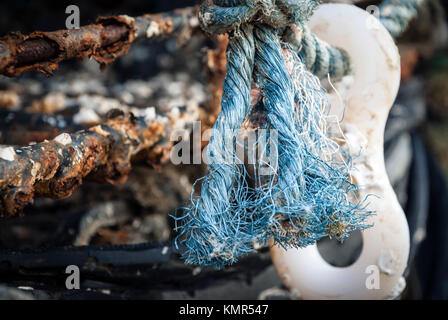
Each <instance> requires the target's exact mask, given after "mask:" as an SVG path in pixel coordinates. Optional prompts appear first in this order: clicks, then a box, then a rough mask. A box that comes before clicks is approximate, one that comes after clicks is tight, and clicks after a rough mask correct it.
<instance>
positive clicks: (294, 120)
mask: <svg viewBox="0 0 448 320" xmlns="http://www.w3.org/2000/svg"><path fill="white" fill-rule="evenodd" d="M316 6H317V2H316V1H313V0H277V1H274V0H215V1H214V2H213V3H212V4H210V3H207V4H204V5H202V6H201V10H200V13H199V18H200V22H201V25H202V27H203V28H204V29H205V30H207V31H209V32H211V33H215V34H219V33H226V32H227V33H229V45H228V48H227V74H226V78H225V81H224V85H223V90H224V93H223V97H222V110H221V113H220V114H219V116H218V119H217V121H216V123H215V125H214V128H213V135H212V138H211V140H210V142H209V145H208V147H207V156H208V160H209V163H210V165H209V172H208V174H207V175H206V176H205V177H203V178H202V179H200V180H199V181H197V182H196V183H195V187H196V185H199V184H200V185H201V193H200V195H195V194H194V189H195V188H193V192H192V197H191V202H190V204H189V205H188V206H187V207H185V208H180V209H179V211H178V212H177V214H176V216H175V217H174V218H175V222H176V227H175V230H176V231H178V233H179V234H178V236H177V238H176V245H180V246H182V248H183V258H184V259H185V262H186V263H192V264H198V265H213V266H215V267H217V268H220V267H223V266H226V265H229V264H232V263H234V262H236V261H237V260H238V257H240V256H242V255H244V254H247V253H249V252H251V251H253V245H254V242H259V243H267V242H268V241H269V239H271V238H273V239H274V241H275V242H276V243H279V244H280V245H282V246H284V247H304V246H307V245H309V244H313V243H315V242H316V241H317V240H318V239H320V238H322V237H325V236H328V235H329V236H332V237H335V238H337V239H340V240H343V239H344V238H346V237H347V236H348V235H349V233H350V232H351V231H353V230H357V229H363V228H366V227H368V225H366V224H365V220H366V218H367V217H368V216H369V215H370V214H371V212H369V211H367V210H366V209H365V205H364V204H363V201H361V200H360V199H357V198H356V195H357V187H356V186H355V185H353V184H352V183H351V182H350V181H349V176H350V174H349V171H350V170H351V169H352V168H351V158H350V156H349V155H348V154H347V153H346V152H344V150H343V149H341V148H340V147H339V146H338V145H337V144H336V143H335V142H334V141H332V140H331V139H330V138H328V132H327V129H328V128H329V127H331V124H330V123H328V122H327V120H328V119H327V115H326V114H325V112H326V107H327V105H328V101H327V100H326V99H327V98H326V94H325V92H324V90H323V89H322V88H321V85H320V82H319V79H318V78H317V77H315V76H313V75H312V74H311V73H309V72H308V71H306V67H305V65H304V62H303V61H302V60H300V59H299V57H298V56H297V54H296V53H295V52H294V51H293V50H292V48H293V47H294V44H288V43H281V42H280V36H281V35H282V34H283V33H284V31H285V30H286V28H287V26H288V25H291V24H294V25H304V23H305V22H306V20H307V19H308V18H309V17H310V15H311V14H312V12H313V10H314V9H315V8H316ZM285 39H287V37H286V38H285ZM286 57H288V58H286ZM305 60H306V59H305ZM288 67H289V69H290V70H288ZM341 68H342V69H341ZM341 68H339V69H341V70H345V69H347V68H345V67H341ZM336 69H338V68H336ZM313 71H316V70H313ZM344 72H345V71H344ZM252 83H254V84H255V86H256V87H257V88H258V89H259V91H260V93H261V100H260V101H259V103H258V104H257V105H256V106H255V107H253V108H251V95H250V92H251V89H252ZM255 109H257V112H260V110H261V113H262V114H263V117H264V118H265V120H266V121H265V126H264V127H265V128H266V129H268V130H270V132H276V136H277V138H278V143H277V144H276V145H275V148H273V149H272V148H271V149H270V148H268V147H266V152H267V153H269V152H272V153H274V150H275V151H276V153H277V155H278V164H277V166H276V167H274V168H273V170H274V174H270V175H264V174H261V165H263V163H261V161H260V162H259V163H257V164H255V165H254V166H253V168H252V170H250V168H249V167H248V166H247V165H245V163H244V161H243V160H242V159H240V158H239V157H238V156H237V154H236V149H237V137H238V130H239V129H240V128H241V126H242V125H243V123H244V122H245V121H246V120H247V119H250V117H251V116H253V114H254V112H255Z"/></svg>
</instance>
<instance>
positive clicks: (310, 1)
mask: <svg viewBox="0 0 448 320" xmlns="http://www.w3.org/2000/svg"><path fill="white" fill-rule="evenodd" d="M317 5H318V2H317V1H315V0H209V1H208V2H207V3H205V4H203V5H202V6H201V10H200V12H199V22H200V24H201V27H202V28H203V29H204V30H205V31H207V32H209V33H214V34H221V33H227V32H230V31H232V30H234V29H236V28H239V26H240V25H242V24H266V25H269V26H270V27H272V28H274V29H278V30H279V31H282V30H284V29H285V28H286V27H287V26H288V25H290V24H298V23H301V22H304V21H306V20H308V18H309V17H310V16H311V15H312V13H313V11H314V9H315V8H316V7H317Z"/></svg>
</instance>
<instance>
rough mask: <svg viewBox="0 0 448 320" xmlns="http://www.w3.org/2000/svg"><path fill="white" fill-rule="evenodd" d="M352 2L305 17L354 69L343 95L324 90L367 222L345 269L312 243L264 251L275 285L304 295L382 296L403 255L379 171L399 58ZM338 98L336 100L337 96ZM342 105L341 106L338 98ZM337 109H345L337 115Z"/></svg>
mask: <svg viewBox="0 0 448 320" xmlns="http://www.w3.org/2000/svg"><path fill="white" fill-rule="evenodd" d="M372 18H373V17H372V16H371V15H370V14H369V13H367V12H366V11H363V10H361V9H359V8H357V7H355V6H352V5H343V4H327V5H321V6H320V7H319V9H318V10H317V11H316V12H315V14H314V15H313V17H312V19H311V20H310V22H309V26H310V28H311V30H312V31H313V32H314V33H315V34H316V35H317V36H318V37H319V38H321V39H323V40H325V41H327V42H328V43H329V44H331V45H333V46H335V47H339V48H343V49H345V50H346V51H347V52H348V54H349V55H350V58H351V61H352V63H353V68H354V73H355V74H354V82H353V85H352V86H351V88H350V89H349V90H348V91H347V94H346V95H345V96H342V97H339V96H337V95H336V94H334V93H332V94H329V99H330V102H331V110H332V111H331V112H332V114H335V115H337V117H338V119H344V121H343V122H342V124H341V128H342V130H343V132H344V134H345V137H346V140H347V147H348V148H347V149H348V150H350V152H351V153H353V155H358V153H359V150H360V148H362V152H361V154H360V156H359V157H355V160H354V166H355V170H354V171H353V172H352V177H353V179H354V180H355V181H354V182H355V183H356V184H358V185H360V186H361V187H362V188H361V190H360V192H359V196H360V199H364V198H365V197H366V196H367V195H375V196H370V197H369V198H368V201H367V202H368V203H369V206H368V207H367V208H368V209H369V210H372V211H375V215H374V216H372V217H371V218H370V219H369V223H372V224H373V225H374V226H373V227H372V228H370V229H368V230H365V231H363V232H362V237H363V249H362V252H361V255H360V256H359V258H358V260H357V261H356V262H355V263H354V264H352V265H350V266H348V267H343V268H339V267H334V266H331V265H330V264H328V263H327V262H326V261H325V260H324V259H323V258H322V257H321V255H320V254H319V252H318V249H317V246H316V245H313V246H309V247H306V248H304V249H289V250H284V249H282V248H281V247H278V246H273V247H272V248H271V256H272V260H273V263H274V265H275V268H276V270H277V272H278V274H279V276H280V277H281V279H282V281H283V283H284V284H285V285H286V286H287V287H288V288H289V289H290V290H291V291H293V292H296V293H298V294H299V295H300V297H301V298H304V299H385V298H387V297H389V296H390V295H391V294H392V292H393V290H394V288H395V287H396V286H398V284H399V283H400V279H401V277H402V274H403V272H404V270H405V267H406V265H407V260H408V254H409V229H408V224H407V221H406V217H405V215H404V213H403V210H402V209H401V207H400V205H399V203H398V201H397V198H396V195H395V193H394V191H393V189H392V187H391V185H390V182H389V179H388V177H387V174H386V169H385V164H384V155H383V143H384V129H385V125H386V120H387V116H388V114H389V110H390V108H391V106H392V104H393V102H394V100H395V97H396V94H397V91H398V88H399V84H400V57H399V54H398V49H397V47H396V45H395V43H394V40H393V39H392V37H391V36H390V35H389V33H388V32H387V31H386V29H385V28H384V27H383V26H382V25H380V24H379V23H378V24H372ZM341 98H342V99H341ZM343 102H344V103H346V104H345V105H344V103H343ZM344 106H345V107H346V110H345V114H344V117H342V114H343V110H344Z"/></svg>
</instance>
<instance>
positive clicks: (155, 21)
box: [0, 7, 199, 77]
mask: <svg viewBox="0 0 448 320" xmlns="http://www.w3.org/2000/svg"><path fill="white" fill-rule="evenodd" d="M197 10H198V9H197V8H196V7H187V8H184V9H177V10H174V11H171V12H166V13H160V14H146V15H143V16H139V17H136V18H133V17H129V16H126V15H119V16H110V17H100V18H98V19H97V21H96V23H94V24H90V25H87V26H83V27H81V28H79V29H70V30H58V31H52V32H40V31H36V32H33V33H31V34H29V35H23V34H21V33H20V32H15V33H11V34H8V35H6V36H4V37H2V38H0V74H2V75H5V76H8V77H17V76H19V75H20V74H21V73H22V72H25V71H38V72H42V73H45V74H47V75H51V74H52V72H53V71H54V70H55V69H56V68H57V66H58V64H59V62H61V61H63V60H67V59H73V58H76V59H83V58H85V57H92V58H94V59H95V60H96V61H98V62H99V63H100V64H101V66H102V67H104V66H106V65H108V64H110V63H111V62H113V61H114V60H115V59H117V58H118V57H120V56H122V55H124V54H125V53H127V51H128V50H129V47H130V46H131V44H132V43H133V42H134V41H135V40H137V39H143V38H147V39H151V40H153V39H160V38H164V37H178V38H180V39H181V40H183V41H185V40H186V39H188V38H189V36H190V35H191V34H192V32H193V31H194V30H196V29H198V28H199V23H198V21H197Z"/></svg>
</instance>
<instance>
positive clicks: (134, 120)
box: [0, 109, 197, 217]
mask: <svg viewBox="0 0 448 320" xmlns="http://www.w3.org/2000/svg"><path fill="white" fill-rule="evenodd" d="M196 119H197V114H195V113H194V112H191V110H187V109H186V110H185V112H184V113H180V114H179V115H178V116H177V117H175V118H173V117H171V118H170V117H168V118H167V117H156V118H154V119H148V118H145V117H144V116H142V117H135V116H134V115H133V114H132V113H124V112H123V111H121V110H113V111H111V112H109V114H108V120H107V121H105V122H104V123H102V124H99V125H96V126H93V127H91V128H90V129H87V130H83V131H79V132H77V133H74V134H68V133H63V134H60V135H59V136H57V137H56V138H55V139H53V140H51V141H44V142H42V143H38V144H33V145H29V146H26V147H19V148H15V147H13V146H1V147H0V216H3V217H5V216H6V217H10V216H16V215H20V214H21V212H22V210H23V208H24V207H25V206H26V205H28V204H31V203H33V198H34V197H49V198H53V199H60V198H65V197H68V196H70V195H71V194H72V192H73V190H74V189H76V188H77V187H78V186H80V185H81V184H82V181H83V179H84V178H85V177H87V176H89V179H92V180H94V181H101V182H109V183H113V184H116V183H123V182H125V181H126V178H127V175H128V173H129V171H130V169H131V159H132V157H133V156H137V155H138V154H139V153H140V152H141V151H144V150H145V153H144V155H145V158H146V159H147V160H148V161H150V162H153V163H154V164H157V163H158V162H162V161H164V160H166V159H167V156H168V155H169V150H170V148H171V146H172V142H170V141H169V136H170V133H171V131H172V130H174V129H179V128H185V127H186V126H187V125H188V124H189V123H191V122H192V121H195V120H196Z"/></svg>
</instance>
